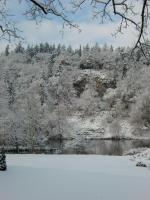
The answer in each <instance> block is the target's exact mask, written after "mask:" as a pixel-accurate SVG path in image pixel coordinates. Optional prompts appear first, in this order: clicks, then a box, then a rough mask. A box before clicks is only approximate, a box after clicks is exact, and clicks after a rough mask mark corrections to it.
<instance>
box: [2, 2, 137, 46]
mask: <svg viewBox="0 0 150 200" xmlns="http://www.w3.org/2000/svg"><path fill="white" fill-rule="evenodd" d="M65 1H66V0H65ZM24 2H25V1H23V0H22V1H21V3H20V4H18V0H11V1H9V8H10V11H11V13H12V14H14V17H13V18H14V20H15V21H17V25H18V27H19V28H20V29H21V30H22V33H21V34H22V36H23V37H24V39H25V40H24V43H25V44H27V43H30V44H36V43H40V42H49V43H52V44H53V43H55V44H58V43H61V44H65V45H72V46H73V47H79V45H80V44H81V45H85V44H87V43H88V44H90V45H92V44H95V43H96V42H97V43H98V44H99V45H103V44H105V43H107V44H108V45H111V44H112V45H113V46H115V47H117V46H131V45H133V44H134V41H135V38H136V37H135V36H136V35H135V32H134V30H133V29H132V28H131V27H129V28H128V29H126V30H125V31H124V34H120V35H118V36H117V37H114V36H112V34H113V33H114V32H115V30H116V28H117V24H118V21H117V20H116V21H115V22H113V23H112V22H108V21H107V22H106V23H105V24H103V25H102V24H100V23H98V22H99V21H98V20H97V21H93V20H92V15H91V10H90V9H89V7H88V6H85V8H84V9H82V10H81V11H79V12H78V13H77V14H76V15H73V16H72V17H73V18H74V20H75V21H76V22H77V23H78V24H79V26H80V28H81V30H82V31H81V32H80V33H79V32H78V30H75V29H69V28H67V27H66V28H65V29H63V34H62V21H61V20H59V19H58V18H57V17H50V18H51V19H50V20H48V19H43V21H42V22H41V23H40V24H38V25H37V24H36V23H35V21H32V20H28V19H26V18H25V16H23V15H22V13H23V12H24V11H25V8H26V4H25V3H24ZM6 44H7V42H6V41H1V42H0V47H1V48H0V49H1V50H2V49H4V48H5V46H6Z"/></svg>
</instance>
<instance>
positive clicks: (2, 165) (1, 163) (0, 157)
mask: <svg viewBox="0 0 150 200" xmlns="http://www.w3.org/2000/svg"><path fill="white" fill-rule="evenodd" d="M6 169H7V165H6V156H5V153H4V150H2V151H1V153H0V171H5V170H6Z"/></svg>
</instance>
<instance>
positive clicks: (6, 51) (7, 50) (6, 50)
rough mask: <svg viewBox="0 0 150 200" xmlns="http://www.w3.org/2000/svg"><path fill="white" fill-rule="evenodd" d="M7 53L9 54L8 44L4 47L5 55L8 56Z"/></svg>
mask: <svg viewBox="0 0 150 200" xmlns="http://www.w3.org/2000/svg"><path fill="white" fill-rule="evenodd" d="M8 55H9V45H7V46H6V49H5V56H8Z"/></svg>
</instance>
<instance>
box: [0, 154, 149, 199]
mask: <svg viewBox="0 0 150 200" xmlns="http://www.w3.org/2000/svg"><path fill="white" fill-rule="evenodd" d="M7 163H8V170H7V171H6V172H0V199H2V200H20V199H21V200H41V199H43V200H50V199H53V200H60V199H61V200H120V199H121V200H141V199H143V200H149V199H150V190H149V186H150V171H149V170H147V169H146V168H138V167H136V166H135V163H133V162H131V161H129V158H128V157H124V156H122V157H119V156H118V157H113V156H112V157H111V156H90V155H88V156H72V155H71V156H62V155H57V156H54V155H52V156H50V155H7Z"/></svg>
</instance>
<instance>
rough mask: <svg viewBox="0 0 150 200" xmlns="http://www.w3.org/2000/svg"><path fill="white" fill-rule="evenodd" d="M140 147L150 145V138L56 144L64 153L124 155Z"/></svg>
mask: <svg viewBox="0 0 150 200" xmlns="http://www.w3.org/2000/svg"><path fill="white" fill-rule="evenodd" d="M53 145H54V144H52V146H53ZM55 145H56V144H55ZM138 147H150V140H80V141H77V140H72V141H62V142H60V143H59V146H58V147H56V146H55V148H58V149H59V150H60V152H61V153H63V154H98V155H122V154H123V153H124V152H126V151H128V150H130V149H133V148H138Z"/></svg>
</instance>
